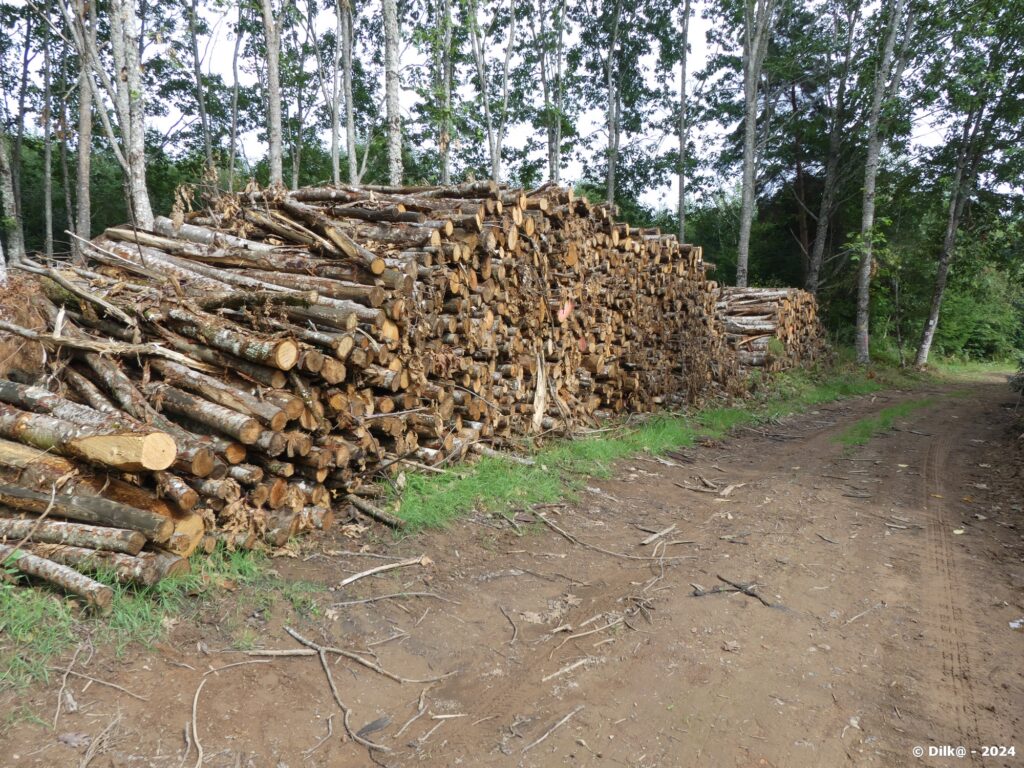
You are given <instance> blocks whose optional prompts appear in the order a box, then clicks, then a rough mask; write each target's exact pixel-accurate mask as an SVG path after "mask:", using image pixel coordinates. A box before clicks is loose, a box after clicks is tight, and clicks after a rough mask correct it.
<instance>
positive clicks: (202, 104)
mask: <svg viewBox="0 0 1024 768" xmlns="http://www.w3.org/2000/svg"><path fill="white" fill-rule="evenodd" d="M198 26H199V3H198V0H192V2H191V5H190V6H189V13H188V34H189V42H190V43H191V44H192V77H193V79H194V80H195V84H194V87H195V97H196V106H197V107H198V108H199V127H200V129H201V130H202V132H203V152H204V154H205V156H206V167H207V168H213V167H214V164H213V139H212V138H211V136H210V120H209V118H208V117H207V115H206V91H205V89H204V88H203V67H202V64H203V62H202V59H200V58H199V32H198V31H197V27H198Z"/></svg>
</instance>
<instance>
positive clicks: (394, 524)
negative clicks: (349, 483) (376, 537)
mask: <svg viewBox="0 0 1024 768" xmlns="http://www.w3.org/2000/svg"><path fill="white" fill-rule="evenodd" d="M345 501H347V502H348V503H349V504H351V505H352V506H353V507H355V508H356V509H358V510H359V511H360V512H362V513H363V514H364V515H366V516H367V517H372V518H373V519H374V520H376V521H377V522H378V523H383V524H384V525H386V526H388V527H390V528H395V529H398V530H401V529H402V528H405V520H402V519H401V518H400V517H395V516H394V515H393V514H391V513H390V512H387V511H385V510H383V509H381V508H380V507H378V506H376V505H374V504H371V503H370V502H368V501H367V500H366V499H363V498H360V497H359V496H356V495H355V494H352V493H350V494H348V495H347V496H346V497H345Z"/></svg>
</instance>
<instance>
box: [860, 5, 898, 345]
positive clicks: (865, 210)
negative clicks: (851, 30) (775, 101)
mask: <svg viewBox="0 0 1024 768" xmlns="http://www.w3.org/2000/svg"><path fill="white" fill-rule="evenodd" d="M894 2H895V4H894V5H893V7H892V13H891V15H890V17H889V25H888V28H887V30H886V35H885V45H884V47H883V50H882V59H881V61H880V62H879V65H878V70H877V71H876V72H875V85H874V91H873V93H872V96H871V109H870V112H869V113H868V148H867V159H866V160H865V163H864V194H863V199H862V209H861V221H860V238H861V254H860V265H859V269H858V271H857V323H856V327H855V337H854V347H855V349H856V352H857V362H858V363H860V364H861V365H866V364H867V363H868V362H870V360H871V353H870V350H869V346H870V335H869V326H870V321H871V271H872V263H873V255H874V254H873V242H872V238H873V237H874V231H873V230H874V227H875V184H876V182H877V180H878V162H879V157H880V155H881V151H882V136H881V131H880V129H879V124H880V122H881V118H882V101H883V99H884V97H885V91H886V88H887V86H888V82H889V75H890V74H891V72H892V61H893V51H894V50H895V48H896V34H897V32H898V31H899V28H900V25H901V24H902V22H903V12H904V10H905V9H906V5H907V0H894ZM895 87H897V88H898V84H897V85H896V86H895Z"/></svg>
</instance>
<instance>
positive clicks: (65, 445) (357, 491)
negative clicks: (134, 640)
mask: <svg viewBox="0 0 1024 768" xmlns="http://www.w3.org/2000/svg"><path fill="white" fill-rule="evenodd" d="M83 251H84V254H85V257H86V259H87V263H86V264H84V265H71V264H66V263H65V264H61V265H49V266H43V265H37V264H34V263H33V262H29V263H27V264H26V265H25V266H24V268H25V269H26V270H28V271H30V272H34V273H36V274H37V275H38V276H39V277H38V282H39V288H40V291H39V293H38V294H37V295H35V296H32V297H29V298H28V299H27V300H28V301H31V303H32V305H33V307H34V308H35V309H36V310H37V311H38V312H39V313H40V314H41V316H42V317H44V318H46V328H45V329H44V330H42V331H38V332H33V331H31V330H29V329H26V328H20V327H17V326H13V325H11V324H10V323H4V325H3V326H2V328H3V329H4V330H6V331H8V332H11V333H15V334H19V335H21V336H24V337H26V338H29V339H32V340H33V341H35V342H38V343H40V344H43V345H44V346H46V347H47V348H48V349H50V350H51V354H50V357H49V361H50V374H51V375H50V376H49V377H48V378H47V379H46V380H45V382H44V384H45V386H31V385H30V384H27V383H19V382H17V381H6V382H0V438H3V439H4V442H3V443H2V444H0V504H2V505H4V506H5V507H6V509H7V510H11V511H16V512H17V513H19V514H24V513H30V514H35V515H38V514H39V513H41V512H43V511H44V510H49V511H48V513H47V515H48V516H47V520H46V521H44V524H43V525H42V526H40V528H39V529H37V530H35V531H33V534H34V535H33V536H32V538H31V541H32V542H36V543H34V544H31V545H29V546H27V547H25V549H24V551H26V552H31V553H32V554H34V555H38V556H39V557H42V558H46V559H48V560H49V561H54V562H59V563H62V564H65V565H72V566H82V567H86V568H88V567H95V566H96V564H97V563H100V564H102V565H103V566H104V567H110V568H111V569H112V570H113V571H114V572H115V573H116V574H117V575H118V577H119V578H120V577H123V578H124V579H125V580H129V581H138V582H142V583H148V582H151V581H152V580H155V579H157V578H159V577H160V576H161V575H165V574H166V573H168V572H175V571H176V570H180V569H181V568H182V567H186V566H185V564H186V562H187V561H184V560H182V559H181V558H184V557H187V556H188V555H189V554H190V553H191V552H193V551H194V550H195V549H196V548H197V547H204V548H208V549H212V547H213V546H214V545H215V544H216V542H217V541H218V540H221V541H224V542H225V543H226V544H227V545H228V546H238V547H251V546H253V545H254V544H256V543H261V544H262V543H267V544H270V545H272V546H273V545H280V544H282V543H284V542H285V541H286V540H287V539H288V538H289V537H290V536H293V535H295V534H297V533H299V532H301V531H304V530H309V529H318V528H319V529H322V528H326V527H328V526H329V525H331V521H332V518H333V512H332V510H333V509H334V508H335V507H336V506H337V505H338V504H339V503H344V502H348V503H351V504H352V505H354V506H355V507H356V508H357V509H358V510H360V511H361V512H363V513H365V514H369V515H371V516H373V517H375V518H377V519H378V520H381V521H383V522H386V523H388V524H390V525H394V526H400V525H401V521H399V520H396V519H395V518H393V517H392V516H390V515H389V514H388V513H387V512H385V511H384V510H382V509H380V508H378V507H377V506H376V505H375V504H374V503H373V501H372V497H373V496H374V495H375V489H376V488H377V486H376V485H375V484H372V483H368V482H366V481H367V480H368V479H370V478H372V477H373V476H374V475H377V474H379V473H381V472H385V471H393V470H396V469H398V468H399V467H401V466H402V465H403V464H404V465H409V464H418V465H428V466H431V467H434V466H436V465H439V464H441V463H442V462H450V461H453V460H457V459H459V458H462V457H463V456H464V455H465V454H466V453H467V452H469V451H471V450H472V451H474V452H476V453H489V452H491V451H493V448H492V447H491V446H497V447H502V446H508V445H510V444H511V443H512V441H513V440H514V439H516V438H520V437H523V436H526V435H530V434H541V433H548V432H552V431H559V432H566V431H571V430H572V429H574V428H575V427H577V426H580V425H584V424H590V423H593V422H594V421H595V420H596V419H597V418H600V417H603V416H607V415H610V414H616V413H622V412H636V411H646V410H652V409H654V408H657V407H660V406H666V405H673V404H682V403H685V402H686V401H693V400H696V399H699V398H702V397H706V396H708V395H709V394H713V393H714V392H715V391H719V390H727V389H728V390H731V389H734V388H735V386H736V382H737V381H738V366H737V361H736V357H735V354H734V353H733V352H732V350H731V349H730V347H729V346H728V344H727V337H726V335H725V334H723V333H722V332H721V330H720V328H719V326H718V324H717V322H716V319H715V310H716V294H715V292H714V291H713V290H712V287H713V284H711V283H708V281H707V280H706V277H705V274H704V266H703V262H702V258H701V250H700V248H698V247H693V246H689V245H682V244H680V243H679V242H678V241H677V240H676V239H675V237H673V236H666V235H662V234H660V233H659V232H657V231H654V230H650V231H649V230H634V229H631V228H630V227H629V225H628V224H624V223H618V222H615V221H614V220H613V218H612V216H611V215H610V213H609V211H608V210H607V208H605V207H602V206H595V205H592V204H590V203H588V202H586V201H585V200H581V199H576V198H574V196H573V193H572V190H571V189H563V188H560V187H557V186H545V187H542V188H540V189H538V190H534V191H532V192H524V191H523V190H515V189H508V188H504V187H498V186H496V185H493V184H490V183H468V184H463V185H460V186H456V187H419V188H383V187H365V188H360V189H352V188H346V187H340V188H333V187H332V188H310V189H302V190H297V191H292V192H287V191H285V190H258V189H252V190H248V191H246V192H245V193H243V194H240V195H235V196H225V197H221V198H219V199H218V200H216V201H215V202H214V203H213V204H212V206H211V207H210V208H208V209H206V210H205V211H203V212H201V213H189V214H185V213H182V212H179V213H178V215H176V216H175V217H174V219H168V218H159V219H158V220H157V221H156V224H155V227H154V231H152V232H144V231H140V230H136V229H132V228H130V227H117V228H112V229H109V230H107V231H106V232H105V233H104V235H103V236H101V237H99V238H97V239H96V240H95V241H94V242H93V243H91V244H87V245H84V247H83ZM39 451H45V452H46V453H42V454H41V453H39ZM17 516H18V515H17V514H15V513H14V512H9V513H8V515H7V518H6V519H3V520H0V538H2V537H6V539H7V541H8V542H12V541H17V540H18V538H19V536H23V535H25V533H27V532H28V531H27V530H26V521H24V520H20V519H16V518H17ZM67 521H76V523H77V524H78V526H77V527H74V526H72V523H70V522H67ZM82 523H85V524H87V525H84V526H82V525H81V524H82ZM4 526H6V527H4ZM97 528H98V529H99V530H95V529H97ZM115 529H117V530H115ZM44 531H45V534H44V533H43V532H44ZM139 535H141V536H142V539H143V540H144V541H145V549H144V550H140V548H139V547H141V546H142V544H141V540H140V539H139ZM128 539H130V540H131V548H130V549H129V550H125V549H124V545H123V543H122V542H124V541H126V540H128ZM137 545H138V546H137ZM97 552H101V553H102V554H99V555H98V554H96V553H97ZM90 553H91V554H90ZM115 555H116V556H115ZM132 558H134V559H132ZM79 591H80V590H79Z"/></svg>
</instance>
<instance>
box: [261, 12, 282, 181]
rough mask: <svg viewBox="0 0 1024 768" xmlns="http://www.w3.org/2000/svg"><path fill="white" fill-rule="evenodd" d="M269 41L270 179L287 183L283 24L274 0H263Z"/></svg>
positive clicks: (268, 119) (268, 132)
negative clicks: (283, 141) (283, 134)
mask: <svg viewBox="0 0 1024 768" xmlns="http://www.w3.org/2000/svg"><path fill="white" fill-rule="evenodd" d="M261 7H262V9H263V30H264V33H265V35H266V44H267V136H268V138H269V142H270V150H269V151H270V155H269V161H270V183H271V184H272V185H280V184H283V183H284V170H283V167H284V164H283V159H282V148H281V24H280V21H279V20H275V19H274V6H273V3H272V0H262V3H261Z"/></svg>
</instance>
